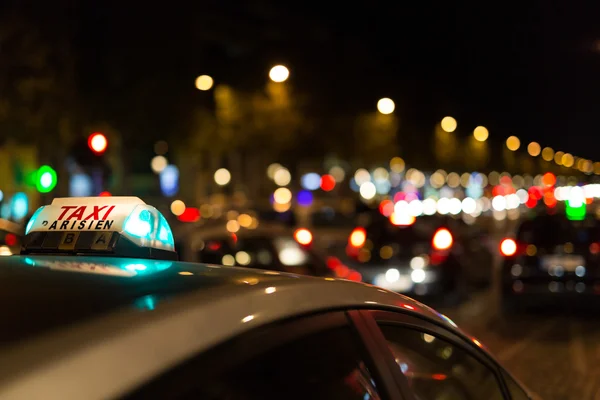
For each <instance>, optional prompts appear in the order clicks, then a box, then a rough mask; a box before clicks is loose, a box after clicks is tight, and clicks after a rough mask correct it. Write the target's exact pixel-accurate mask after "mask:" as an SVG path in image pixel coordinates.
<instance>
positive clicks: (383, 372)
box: [122, 310, 414, 400]
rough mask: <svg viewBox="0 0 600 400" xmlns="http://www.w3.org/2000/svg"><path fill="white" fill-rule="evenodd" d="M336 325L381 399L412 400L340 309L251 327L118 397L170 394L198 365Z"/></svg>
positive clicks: (219, 363)
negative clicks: (355, 348) (350, 340)
mask: <svg viewBox="0 0 600 400" xmlns="http://www.w3.org/2000/svg"><path fill="white" fill-rule="evenodd" d="M336 328H348V329H349V332H350V333H351V334H352V335H353V336H354V339H355V341H356V344H357V346H359V349H358V352H359V354H360V356H361V359H362V361H363V362H364V363H365V365H366V366H367V368H368V370H369V373H370V375H371V377H372V378H373V380H374V381H375V383H376V390H377V393H378V394H379V396H380V397H381V399H386V400H414V397H412V396H410V397H405V396H402V395H401V394H400V391H399V389H398V387H397V384H396V379H395V377H394V374H393V372H392V371H390V369H389V365H387V364H386V361H385V357H386V355H385V353H383V352H382V351H381V348H380V347H379V346H378V345H377V344H376V343H375V342H374V341H373V340H374V339H373V337H372V335H371V334H370V331H369V330H368V329H365V326H364V325H361V322H360V321H359V323H358V325H357V324H355V322H354V319H352V318H351V317H350V315H349V313H347V312H346V311H344V310H338V311H327V312H320V313H317V314H309V315H303V316H297V317H294V318H289V319H285V320H281V321H276V322H274V323H270V324H268V325H265V326H261V327H257V328H254V329H252V330H250V331H247V332H244V333H242V334H240V335H238V336H236V337H234V338H231V339H229V340H227V341H225V342H223V343H220V344H218V345H216V346H215V347H213V348H211V349H209V350H208V351H205V352H203V353H200V354H196V355H192V356H191V357H190V358H189V359H188V360H186V361H184V362H182V363H180V364H179V365H177V366H175V367H174V368H171V369H169V370H168V371H163V372H161V373H160V374H159V375H157V376H154V377H152V378H151V379H150V380H149V381H147V382H145V383H143V384H142V385H140V386H138V387H136V388H134V389H133V390H132V391H130V392H129V393H127V394H125V395H124V396H123V397H122V398H123V399H125V400H137V399H144V398H148V396H151V397H156V396H158V397H161V396H172V392H170V391H169V389H171V388H173V387H185V388H187V389H189V387H190V383H189V382H193V379H192V378H193V377H194V376H195V375H196V374H197V371H198V369H199V368H202V366H206V365H210V366H211V368H213V369H216V370H226V369H227V368H230V367H234V366H236V365H239V364H241V363H243V362H244V361H245V360H248V359H251V358H252V357H254V356H256V355H259V354H261V353H264V352H267V351H269V350H271V349H274V348H276V347H278V346H281V345H284V344H285V343H291V342H293V341H294V340H297V339H300V338H303V337H306V336H309V335H311V334H317V333H319V332H326V331H328V330H331V329H336ZM182 393H183V391H182Z"/></svg>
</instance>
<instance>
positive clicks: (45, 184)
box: [35, 165, 58, 193]
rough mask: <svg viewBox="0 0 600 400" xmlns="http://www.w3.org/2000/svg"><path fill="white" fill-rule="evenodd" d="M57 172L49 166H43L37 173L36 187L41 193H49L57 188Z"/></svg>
mask: <svg viewBox="0 0 600 400" xmlns="http://www.w3.org/2000/svg"><path fill="white" fill-rule="evenodd" d="M57 180H58V179H57V175H56V171H55V170H54V169H53V168H52V167H49V166H48V165H42V166H41V167H40V168H39V169H38V170H37V173H36V180H35V187H36V188H37V190H38V192H40V193H48V192H50V191H52V189H54V188H55V187H56V182H57Z"/></svg>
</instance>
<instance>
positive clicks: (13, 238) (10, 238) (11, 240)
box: [4, 233, 18, 246]
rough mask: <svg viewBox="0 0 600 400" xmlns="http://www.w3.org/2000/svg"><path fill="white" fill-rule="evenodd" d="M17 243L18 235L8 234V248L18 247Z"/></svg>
mask: <svg viewBox="0 0 600 400" xmlns="http://www.w3.org/2000/svg"><path fill="white" fill-rule="evenodd" d="M17 241H18V239H17V235H15V234H14V233H7V234H6V236H5V237H4V243H6V245H7V246H16V245H17Z"/></svg>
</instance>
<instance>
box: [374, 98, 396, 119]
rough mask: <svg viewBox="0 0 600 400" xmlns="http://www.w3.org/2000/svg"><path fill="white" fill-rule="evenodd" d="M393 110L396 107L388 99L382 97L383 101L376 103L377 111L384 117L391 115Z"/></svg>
mask: <svg viewBox="0 0 600 400" xmlns="http://www.w3.org/2000/svg"><path fill="white" fill-rule="evenodd" d="M395 109H396V105H395V104H394V101H393V100H392V99H390V98H387V97H384V98H383V99H379V101H378V102H377V111H379V112H380V113H382V114H384V115H387V114H391V113H393V112H394V110H395Z"/></svg>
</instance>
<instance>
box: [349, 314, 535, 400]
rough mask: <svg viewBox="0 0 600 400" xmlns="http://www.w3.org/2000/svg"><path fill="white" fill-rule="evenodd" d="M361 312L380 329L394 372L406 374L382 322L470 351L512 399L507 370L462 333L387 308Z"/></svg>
mask: <svg viewBox="0 0 600 400" xmlns="http://www.w3.org/2000/svg"><path fill="white" fill-rule="evenodd" d="M361 313H362V314H363V317H364V318H365V319H366V320H367V321H368V323H369V324H372V329H375V328H376V329H377V330H378V331H379V335H381V336H380V338H381V340H383V341H384V342H385V344H386V352H387V358H388V363H389V362H390V360H391V362H392V363H393V366H394V367H393V368H394V374H396V375H402V376H404V374H403V373H402V372H401V371H400V369H399V368H398V367H397V365H396V364H395V361H394V356H393V354H392V352H391V351H390V350H389V348H388V347H387V339H386V338H385V337H384V335H383V332H382V331H381V329H380V327H379V325H380V324H381V325H391V326H398V327H400V328H404V329H412V330H417V331H419V332H421V333H427V334H430V335H434V336H437V337H439V338H440V339H442V340H444V341H446V342H448V343H450V344H452V345H454V346H456V347H458V348H460V349H461V350H462V351H464V352H466V353H468V354H469V355H471V356H472V357H474V358H475V359H476V360H477V361H479V362H481V363H482V364H483V365H485V366H486V367H487V368H488V369H489V370H490V371H491V372H492V373H493V374H494V375H495V377H496V380H497V382H498V384H499V386H500V390H501V392H502V396H503V398H504V399H506V400H511V399H512V397H511V394H510V391H509V389H508V386H507V383H506V381H505V380H504V376H503V372H505V371H506V370H505V369H504V368H503V367H502V366H501V365H500V364H499V363H498V362H497V361H496V360H494V359H493V358H492V357H491V356H489V355H488V354H487V353H485V352H483V351H481V349H479V347H478V346H477V345H476V344H475V343H473V342H472V341H470V340H467V339H466V338H465V337H462V336H461V335H458V334H456V333H454V332H452V331H451V330H450V329H447V328H444V327H442V326H440V324H435V323H433V322H431V321H428V320H426V319H424V318H419V317H416V316H412V315H408V314H407V313H402V312H393V311H387V310H361ZM516 382H518V381H516ZM522 389H523V390H524V391H525V393H528V392H527V390H525V388H522Z"/></svg>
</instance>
